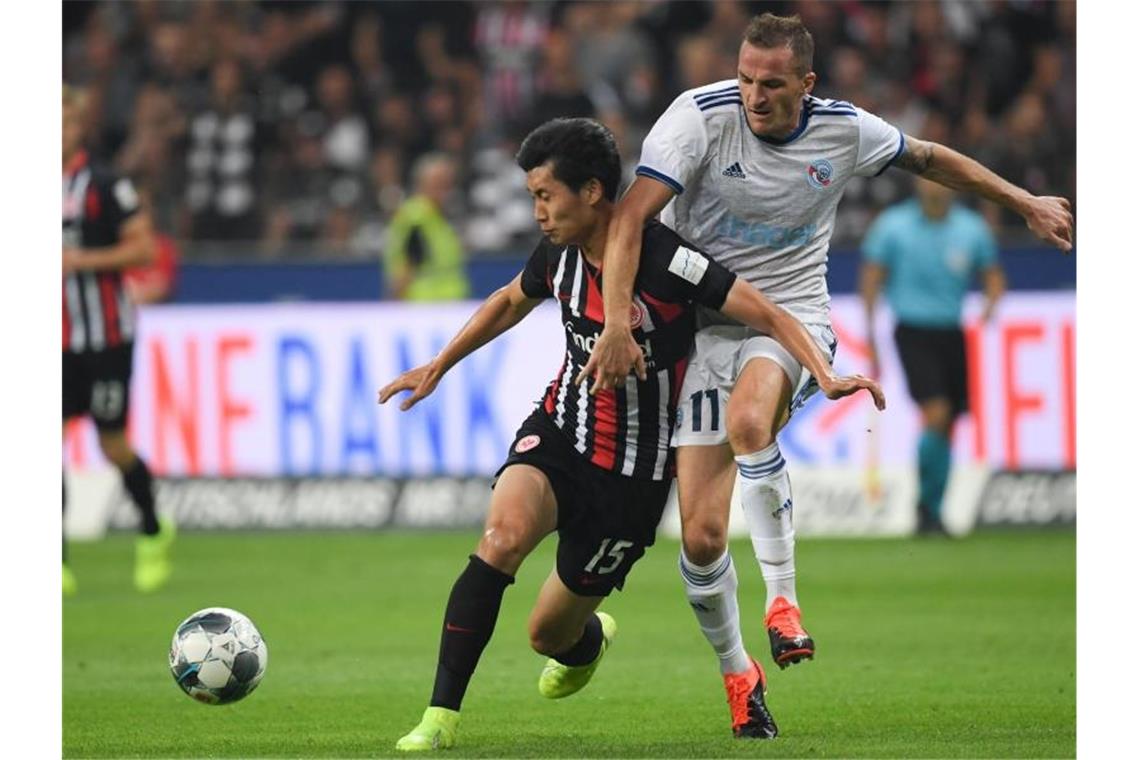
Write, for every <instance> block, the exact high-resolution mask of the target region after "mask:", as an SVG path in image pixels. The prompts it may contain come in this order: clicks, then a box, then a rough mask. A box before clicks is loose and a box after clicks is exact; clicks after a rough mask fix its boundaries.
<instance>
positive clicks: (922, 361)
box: [895, 324, 967, 416]
mask: <svg viewBox="0 0 1140 760" xmlns="http://www.w3.org/2000/svg"><path fill="white" fill-rule="evenodd" d="M895 345H897V346H898V350H899V360H900V361H901V362H902V365H903V371H904V372H905V373H906V384H907V388H908V389H909V390H910V395H911V398H913V399H914V400H915V401H917V402H918V403H920V404H921V403H922V402H923V401H928V400H930V399H933V398H945V399H948V400H949V401H950V404H951V406H952V407H953V409H954V415H955V416H957V415H959V414H961V413H962V412H964V411H966V402H967V399H966V395H967V394H966V338H965V336H964V335H963V333H962V330H961V329H959V328H957V327H951V328H937V327H916V326H914V325H906V324H899V325H897V326H896V327H895Z"/></svg>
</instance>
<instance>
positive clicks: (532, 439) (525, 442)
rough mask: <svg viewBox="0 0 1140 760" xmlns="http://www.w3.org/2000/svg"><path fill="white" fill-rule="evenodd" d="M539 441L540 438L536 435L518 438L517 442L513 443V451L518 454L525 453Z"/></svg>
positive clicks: (540, 440)
mask: <svg viewBox="0 0 1140 760" xmlns="http://www.w3.org/2000/svg"><path fill="white" fill-rule="evenodd" d="M541 442H542V439H541V438H539V437H538V436H537V435H528V436H526V437H525V438H520V439H519V442H518V443H516V444H515V451H516V452H517V453H519V454H525V453H526V452H528V451H530V450H531V449H533V448H534V447H535V446H537V445H538V444H539V443H541Z"/></svg>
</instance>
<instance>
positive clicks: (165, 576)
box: [135, 517, 176, 593]
mask: <svg viewBox="0 0 1140 760" xmlns="http://www.w3.org/2000/svg"><path fill="white" fill-rule="evenodd" d="M175 533H176V531H175V529H174V523H173V522H172V521H171V520H170V519H169V518H166V517H160V518H159V519H158V533H155V534H154V535H153V536H139V537H138V538H136V539H135V588H136V589H138V590H139V591H142V592H144V593H146V592H150V591H155V590H157V589H159V588H161V587H162V586H163V585H165V584H166V581H167V580H169V578H170V571H171V565H170V547H171V545H172V544H173V543H174V536H175Z"/></svg>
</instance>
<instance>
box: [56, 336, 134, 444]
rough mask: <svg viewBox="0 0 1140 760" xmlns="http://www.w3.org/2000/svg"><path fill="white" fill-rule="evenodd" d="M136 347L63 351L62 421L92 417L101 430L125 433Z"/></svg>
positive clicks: (128, 345) (123, 346)
mask: <svg viewBox="0 0 1140 760" xmlns="http://www.w3.org/2000/svg"><path fill="white" fill-rule="evenodd" d="M133 356H134V344H133V343H125V344H122V345H119V346H114V347H112V348H107V349H104V350H102V351H80V352H74V351H64V352H63V419H65V420H67V419H70V418H72V417H78V416H80V415H84V414H90V415H91V418H92V419H93V420H94V421H95V427H97V428H98V429H99V430H101V431H109V432H110V431H117V430H123V429H124V428H125V427H126V426H127V410H128V409H130V400H131V362H132V359H133Z"/></svg>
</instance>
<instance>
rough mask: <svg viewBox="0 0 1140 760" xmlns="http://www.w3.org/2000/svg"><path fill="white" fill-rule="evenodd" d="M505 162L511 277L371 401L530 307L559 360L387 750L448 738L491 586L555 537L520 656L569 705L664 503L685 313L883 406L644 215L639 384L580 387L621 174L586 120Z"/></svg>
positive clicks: (408, 385) (427, 375) (537, 136)
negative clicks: (757, 339)
mask: <svg viewBox="0 0 1140 760" xmlns="http://www.w3.org/2000/svg"><path fill="white" fill-rule="evenodd" d="M517 160H518V164H519V166H520V167H521V168H522V169H523V170H524V171H526V181H527V188H528V189H529V190H530V193H531V195H532V196H533V197H534V216H535V220H536V221H537V222H538V224H539V226H540V227H541V229H542V232H543V235H544V239H543V240H542V242H541V243H539V245H538V247H537V248H536V249H535V250H534V253H533V254H532V255H531V257H530V260H529V261H528V262H527V264H526V266H525V268H524V269H523V271H522V272H521V273H520V274H519V275H518V276H517V277H515V278H514V280H512V281H511V282H510V283H509V284H508V285H506V286H505V287H503V288H501V289H499V290H498V291H496V292H495V293H494V294H492V295H491V296H490V297H489V298H488V299H487V300H486V301H484V302H483V304H482V305H481V306H480V307H479V309H478V310H477V311H476V312H475V315H474V316H473V317H472V318H471V319H470V321H469V322H468V323H467V324H466V325H465V326H464V327H463V328H462V329H461V330H460V331H459V333H458V334H457V335H456V336H455V337H454V338H452V340H451V341H450V342H449V343H448V344H447V346H445V347H444V348H443V350H442V351H441V352H440V353H439V355H438V356H437V357H436V358H435V359H433V360H432V361H431V362H429V363H428V364H425V365H423V366H421V367H417V368H415V369H412V370H409V371H408V372H405V373H404V374H402V375H400V377H398V378H397V379H396V380H394V381H393V382H392V383H390V384H388V385H387V386H385V387H384V388H383V389H381V391H380V396H379V399H380V403H384V402H386V401H387V400H388V399H389V398H391V397H392V396H393V395H394V394H395V393H397V392H400V391H412V393H411V395H409V396H408V397H407V398H405V399H404V401H403V403H402V404H401V405H400V408H401V409H408V408H410V407H411V406H412V405H414V404H415V403H416V402H418V401H419V400H420V399H422V398H424V397H425V396H427V395H428V394H430V393H431V392H432V391H434V390H435V388H436V386H437V384H438V383H439V381H440V379H441V378H442V377H443V375H444V373H446V372H447V371H448V370H449V369H450V368H451V367H453V366H454V365H455V364H456V363H457V362H459V361H460V360H461V359H462V358H463V357H465V356H467V355H468V354H470V353H471V352H473V351H475V350H476V349H478V348H479V347H480V346H482V345H484V344H486V343H487V342H489V341H490V340H492V339H493V338H495V337H496V336H497V335H500V334H501V333H503V332H505V331H506V330H509V329H510V328H511V327H513V326H514V325H516V324H518V322H519V321H521V320H522V319H523V318H524V317H525V316H526V315H527V314H528V313H530V311H531V310H532V309H534V308H535V307H536V306H537V305H538V304H539V303H541V302H542V301H543V300H545V299H548V298H552V299H557V300H558V301H559V302H560V305H561V310H562V324H563V326H564V332H565V340H566V352H565V356H564V359H563V362H562V367H561V369H560V370H559V371H558V374H557V376H556V377H555V378H554V380H553V381H552V382H551V383H550V385H549V386H548V387H547V389H546V392H545V393H544V394H543V396H542V400H541V401H540V402H539V404H538V407H537V408H536V409H535V411H534V412H533V413H532V414H531V415H530V417H529V418H528V419H527V420H526V421H524V422H523V424H522V426H521V427H520V428H519V430H518V432H517V434H516V436H515V440H514V443H513V444H512V446H511V449H510V452H509V454H508V456H507V459H506V462H505V463H504V464H503V466H502V467H501V468H500V469H499V472H498V473H497V475H496V482H495V486H494V491H493V494H492V497H491V507H490V511H489V513H488V515H487V522H486V527H485V529H484V532H483V536H482V538H481V539H480V541H479V545H478V547H477V548H476V551H475V553H474V554H472V555H471V557H470V560H469V562H468V565H467V568H466V569H465V570H464V571H463V573H462V574H461V575H460V576H459V579H458V580H457V581H456V582H455V585H454V587H453V588H452V591H451V596H450V598H449V599H448V602H447V609H446V611H445V613H444V624H443V631H442V639H441V642H440V652H439V664H438V666H437V669H436V677H435V687H434V690H433V693H432V697H431V703H430V706H429V707H428V709H427V710H426V711H425V713H424V715H423V719H422V720H421V722H420V724H419V725H418V726H416V728H415V729H413V730H412V731H411V732H410V733H409V734H407V735H406V736H404V737H403V738H401V739H400V740H399V741H398V742H397V744H396V748H397V749H399V750H406V751H417V750H431V749H438V748H445V747H450V746H453V745H454V743H455V738H456V729H457V726H458V723H459V708H460V703H461V701H462V699H463V695H464V693H465V692H466V689H467V684H468V681H469V680H470V678H471V675H472V673H474V671H475V666H476V664H477V663H478V660H479V656H480V654H481V653H482V651H483V648H484V647H485V646H486V644H487V642H488V641H489V640H490V637H491V633H492V631H493V630H494V627H495V622H496V619H497V617H498V611H499V605H500V603H501V601H502V597H503V592H504V591H505V590H506V588H507V586H509V585H510V584H511V583H513V582H514V575H515V573H516V571H517V570H518V568H519V566H520V565H521V564H522V562H523V560H524V559H525V558H526V556H527V555H528V554H530V552H531V551H532V550H533V549H534V548H535V546H537V545H538V543H539V542H540V541H541V540H542V539H543V538H544V537H545V536H547V535H548V534H550V533H554V532H557V533H558V551H557V561H556V566H555V569H554V571H553V572H551V574H550V576H549V577H548V578H547V580H546V583H545V585H544V586H543V588H542V590H541V591H540V593H539V596H538V600H537V601H536V603H535V606H534V609H533V611H532V613H531V617H530V640H531V646H532V647H533V648H534V649H535V651H537V652H538V653H540V654H543V655H546V656H547V657H549V658H550V659H549V660H548V661H547V663H546V667H545V668H544V670H543V672H542V675H541V677H540V679H539V691H540V692H541V693H542V694H543V695H544V696H546V697H550V698H559V697H565V696H569V695H570V694H573V693H574V692H576V691H578V690H579V689H581V688H582V687H583V686H585V685H586V683H587V682H588V681H589V680H590V678H591V676H592V675H593V673H594V670H595V669H596V668H597V666H598V663H599V661H600V659H601V657H602V655H603V654H604V653H605V651H606V649H607V647H609V645H610V643H611V642H612V641H613V637H614V633H615V632H616V624H615V623H614V621H613V619H612V618H611V617H609V616H608V615H606V614H605V613H603V612H596V610H597V608H598V606H599V605H600V604H601V602H602V600H603V599H604V598H605V597H606V596H607V595H608V594H609V593H610V592H611V591H612V590H613V589H615V588H619V589H620V588H621V587H622V585H623V583H624V581H625V577H626V575H627V574H628V573H629V570H630V567H631V566H632V565H633V564H634V563H635V562H636V561H637V560H638V559H639V558H640V557H641V556H642V555H643V554H644V552H645V549H646V548H647V547H649V546H651V545H652V544H653V541H654V537H655V534H656V530H657V524H658V522H659V521H660V519H661V513H662V510H663V509H664V507H665V502H666V499H667V497H668V493H669V486H670V481H671V479H672V476H673V457H672V450H671V448H670V446H669V442H670V436H671V433H672V429H673V419H674V415H675V413H676V409H677V400H678V394H679V393H680V391H681V383H682V380H683V377H684V374H685V365H686V362H687V359H688V356H689V351H690V349H691V348H692V342H693V335H694V331H695V321H694V320H695V305H696V304H703V305H704V306H706V307H708V308H711V309H720V310H722V311H724V312H725V313H726V314H729V315H730V316H732V317H733V318H735V319H737V320H740V321H742V322H744V323H746V324H750V325H752V326H753V327H755V328H756V329H758V330H763V331H765V332H768V333H769V334H772V335H774V336H775V337H776V338H777V339H778V340H780V341H782V342H783V343H784V344H785V345H787V346H788V350H789V351H790V352H791V353H792V355H794V356H796V357H797V359H798V360H799V361H802V362H804V363H805V365H807V366H809V367H811V369H812V370H813V371H814V372H816V373H817V376H818V377H819V378H820V383H821V386H822V387H823V389H824V392H825V393H826V394H827V395H828V396H829V397H830V398H839V397H842V396H846V395H849V394H851V393H855V392H857V391H858V390H860V389H867V390H868V391H870V392H871V394H872V395H873V396H874V398H875V403H876V404H877V405H878V406H879V407H880V408H882V406H883V404H884V401H883V398H882V391H881V390H880V389H879V387H878V386H877V385H876V384H875V383H874V382H873V381H871V380H869V379H867V378H864V377H859V376H854V377H843V378H840V377H836V376H835V375H834V374H833V373H832V372H831V370H830V368H829V366H828V362H827V359H826V357H825V356H824V354H823V353H822V352H821V351H820V350H819V349H818V347H817V346H816V345H815V343H814V342H813V340H812V337H811V336H810V335H809V333H808V332H807V331H806V330H804V329H803V326H802V325H800V324H799V323H798V322H797V321H796V320H795V319H794V318H793V317H792V316H791V315H789V314H788V313H787V312H785V311H783V310H781V309H779V308H777V307H775V306H774V305H773V304H772V303H771V302H770V301H768V300H767V299H765V298H764V297H763V296H762V295H761V294H760V293H759V292H758V291H757V290H755V289H754V288H752V287H751V286H749V285H747V284H746V283H745V282H744V281H743V280H740V279H737V278H736V276H735V275H733V274H731V273H730V272H729V271H728V270H727V269H725V268H724V267H722V266H720V265H719V264H717V263H715V262H713V261H711V260H710V259H708V258H707V257H706V256H705V255H704V254H703V253H701V252H700V251H697V250H696V249H694V248H692V247H691V246H689V245H688V244H687V243H685V241H683V240H682V239H681V238H680V237H678V236H677V235H676V233H674V232H673V231H672V230H670V229H668V228H667V227H665V226H664V225H662V224H659V223H657V222H650V223H648V224H647V225H646V228H645V234H644V236H643V239H642V248H641V251H642V253H641V268H640V271H639V273H638V277H637V281H636V283H635V285H634V290H635V293H636V294H635V296H634V299H633V302H632V304H631V306H630V309H629V310H628V311H626V312H625V313H624V314H623V315H622V317H621V318H622V319H623V321H625V322H626V323H627V324H628V325H629V326H630V329H631V330H632V331H633V334H634V335H635V336H636V339H637V341H638V345H639V346H640V348H639V350H641V351H643V352H644V354H645V363H646V367H647V368H648V374H647V376H646V378H645V379H638V378H636V377H632V376H631V377H627V378H626V380H625V382H623V383H622V384H621V385H620V386H618V387H616V388H609V389H607V390H606V391H604V392H600V393H597V394H593V395H590V394H588V393H585V392H584V390H583V389H580V388H579V387H578V386H576V385H575V384H574V383H572V382H571V379H572V378H573V377H574V375H575V373H576V372H577V371H578V370H579V369H580V368H582V367H583V366H585V364H586V361H587V360H588V358H589V355H590V351H591V350H592V348H593V345H594V342H595V340H596V338H597V335H598V334H599V333H600V332H601V330H602V326H603V319H602V290H601V289H602V282H601V281H602V272H601V264H602V249H603V245H604V243H605V238H606V230H607V228H608V226H609V221H610V216H611V214H612V211H613V201H614V199H615V198H616V196H617V190H618V182H619V179H620V177H621V161H620V159H619V156H618V151H617V145H616V143H615V142H614V139H613V135H612V134H610V132H609V130H607V129H606V128H605V127H603V126H602V125H601V124H599V123H598V122H595V121H592V120H590V119H556V120H553V121H550V122H547V123H546V124H544V125H543V126H541V127H539V128H537V129H536V130H535V131H534V132H532V133H531V134H530V135H529V136H528V137H527V139H526V140H525V141H524V142H523V144H522V147H521V148H520V150H519V153H518V157H517ZM763 694H764V682H763V680H762V679H759V680H757V681H754V682H752V683H750V684H747V691H746V692H745V693H743V694H742V695H741V698H740V700H738V705H739V709H740V710H742V711H743V713H742V715H741V716H739V718H740V720H739V724H740V725H741V726H748V730H749V731H751V732H753V735H756V736H765V737H774V736H775V735H776V724H775V722H774V721H773V720H772V718H771V715H770V714H769V713H768V710H767V707H766V706H765V704H764V696H763Z"/></svg>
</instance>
